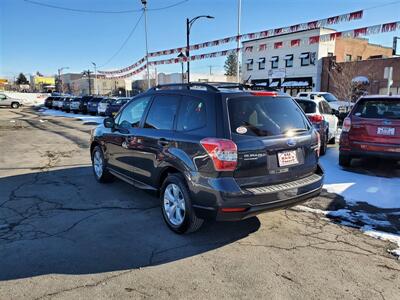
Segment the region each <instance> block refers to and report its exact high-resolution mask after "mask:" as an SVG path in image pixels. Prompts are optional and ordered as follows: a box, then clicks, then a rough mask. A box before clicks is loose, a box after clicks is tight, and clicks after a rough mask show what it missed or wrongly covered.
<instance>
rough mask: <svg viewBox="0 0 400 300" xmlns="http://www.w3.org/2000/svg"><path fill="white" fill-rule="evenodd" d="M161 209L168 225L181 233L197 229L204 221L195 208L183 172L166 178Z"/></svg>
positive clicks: (162, 191) (162, 190)
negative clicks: (197, 214)
mask: <svg viewBox="0 0 400 300" xmlns="http://www.w3.org/2000/svg"><path fill="white" fill-rule="evenodd" d="M161 211H162V215H163V218H164V221H165V223H166V224H167V226H168V227H169V228H170V229H171V230H172V231H174V232H176V233H179V234H183V233H190V232H194V231H197V230H198V229H200V227H201V225H203V222H204V220H203V219H200V218H198V217H197V216H196V214H195V212H194V210H193V207H192V203H191V201H190V196H189V192H188V188H187V186H186V182H185V180H184V178H183V176H182V175H181V174H170V175H168V177H167V178H166V179H165V181H164V183H163V185H162V188H161Z"/></svg>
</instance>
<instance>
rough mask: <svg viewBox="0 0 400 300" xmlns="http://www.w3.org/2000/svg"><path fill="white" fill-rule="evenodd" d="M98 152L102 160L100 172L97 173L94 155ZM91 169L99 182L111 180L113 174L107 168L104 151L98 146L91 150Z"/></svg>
mask: <svg viewBox="0 0 400 300" xmlns="http://www.w3.org/2000/svg"><path fill="white" fill-rule="evenodd" d="M96 153H99V156H100V158H101V160H102V167H101V174H100V173H97V172H96V170H95V155H96ZM92 170H93V174H94V178H96V180H97V181H98V182H100V183H106V182H110V181H112V180H113V178H114V177H113V175H112V174H111V173H110V172H109V171H108V170H107V163H106V161H105V160H104V153H103V150H102V149H101V147H100V146H96V147H94V149H93V151H92Z"/></svg>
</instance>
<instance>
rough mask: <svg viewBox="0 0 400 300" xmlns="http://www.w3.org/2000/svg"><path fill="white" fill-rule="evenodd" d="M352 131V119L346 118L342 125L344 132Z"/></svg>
mask: <svg viewBox="0 0 400 300" xmlns="http://www.w3.org/2000/svg"><path fill="white" fill-rule="evenodd" d="M350 129H351V119H350V118H349V117H347V118H345V119H344V121H343V125H342V131H343V132H349V131H350Z"/></svg>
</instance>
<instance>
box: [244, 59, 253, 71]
mask: <svg viewBox="0 0 400 300" xmlns="http://www.w3.org/2000/svg"><path fill="white" fill-rule="evenodd" d="M246 66H247V71H252V70H253V60H252V59H248V60H247V61H246Z"/></svg>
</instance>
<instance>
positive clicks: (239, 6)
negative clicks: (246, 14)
mask: <svg viewBox="0 0 400 300" xmlns="http://www.w3.org/2000/svg"><path fill="white" fill-rule="evenodd" d="M241 15H242V0H238V16H237V17H238V24H237V37H236V38H237V44H236V48H237V49H238V52H237V53H236V81H237V82H238V83H240V74H239V73H240V67H239V57H240V38H239V36H240V17H241Z"/></svg>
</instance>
